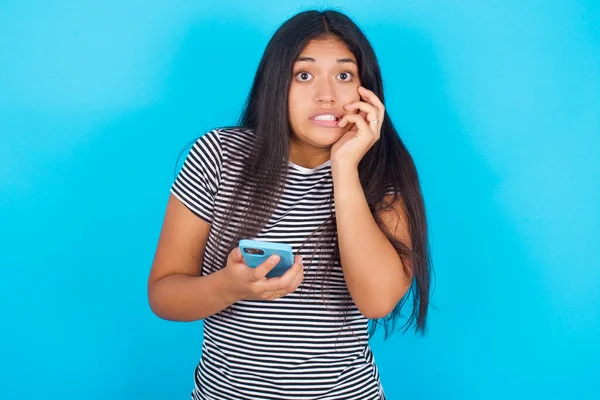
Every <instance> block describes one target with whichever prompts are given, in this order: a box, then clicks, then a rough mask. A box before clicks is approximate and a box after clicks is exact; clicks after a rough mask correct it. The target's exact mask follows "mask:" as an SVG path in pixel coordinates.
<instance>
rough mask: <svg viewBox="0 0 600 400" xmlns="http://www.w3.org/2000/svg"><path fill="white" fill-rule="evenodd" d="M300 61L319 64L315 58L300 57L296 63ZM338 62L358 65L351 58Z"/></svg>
mask: <svg viewBox="0 0 600 400" xmlns="http://www.w3.org/2000/svg"><path fill="white" fill-rule="evenodd" d="M298 61H310V62H317V60H315V59H314V58H312V57H298V58H297V59H296V62H298ZM336 61H337V62H338V63H340V64H346V63H352V64H356V61H354V60H353V59H351V58H338V59H337V60H336Z"/></svg>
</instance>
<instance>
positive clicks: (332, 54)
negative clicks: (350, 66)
mask: <svg viewBox="0 0 600 400" xmlns="http://www.w3.org/2000/svg"><path fill="white" fill-rule="evenodd" d="M302 57H311V58H314V59H315V61H316V62H319V60H331V59H338V58H349V59H351V60H353V61H354V62H356V58H355V57H354V55H353V54H352V52H351V51H350V50H348V47H347V46H346V44H345V43H343V42H341V41H339V40H337V39H320V40H311V41H310V42H309V43H308V44H307V45H306V47H304V49H303V50H302V52H301V53H300V56H299V57H298V58H302Z"/></svg>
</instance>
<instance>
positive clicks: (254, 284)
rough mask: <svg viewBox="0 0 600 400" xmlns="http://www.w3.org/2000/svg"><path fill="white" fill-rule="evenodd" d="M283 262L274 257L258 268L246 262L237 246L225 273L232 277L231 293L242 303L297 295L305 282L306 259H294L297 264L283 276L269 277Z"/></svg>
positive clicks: (234, 298) (229, 258) (232, 252)
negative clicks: (279, 263)
mask: <svg viewBox="0 0 600 400" xmlns="http://www.w3.org/2000/svg"><path fill="white" fill-rule="evenodd" d="M278 262H279V256H277V255H273V256H271V257H269V258H268V259H267V260H265V262H263V263H262V264H260V265H259V266H258V267H256V268H251V267H249V266H248V265H246V263H245V262H244V258H243V256H242V251H241V250H240V248H239V247H236V248H235V249H233V250H232V251H231V253H229V256H228V257H227V265H226V266H225V268H224V269H223V271H224V272H225V273H226V274H227V276H228V282H229V283H230V285H229V288H230V289H229V290H230V294H231V296H232V298H233V300H234V302H237V301H239V300H275V299H276V298H279V297H283V296H285V295H287V294H289V293H292V292H294V291H295V290H296V289H297V288H298V286H300V283H302V280H303V279H304V266H303V264H302V256H299V255H296V256H294V265H292V267H291V268H290V269H289V270H287V271H286V272H285V274H283V275H282V276H280V277H275V278H267V277H266V275H267V274H268V273H269V271H271V270H272V269H273V268H274V267H275V266H276V265H277V263H278Z"/></svg>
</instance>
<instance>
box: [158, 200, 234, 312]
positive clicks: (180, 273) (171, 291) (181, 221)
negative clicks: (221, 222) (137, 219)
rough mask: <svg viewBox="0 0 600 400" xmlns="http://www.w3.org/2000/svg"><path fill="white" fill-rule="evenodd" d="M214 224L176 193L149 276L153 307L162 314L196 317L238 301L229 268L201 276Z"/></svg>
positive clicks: (168, 207) (166, 214)
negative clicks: (227, 274)
mask: <svg viewBox="0 0 600 400" xmlns="http://www.w3.org/2000/svg"><path fill="white" fill-rule="evenodd" d="M209 232H210V224H208V223H207V222H205V221H204V220H202V219H201V218H198V217H197V216H195V215H194V214H193V213H192V212H191V211H190V210H188V209H187V208H186V207H185V206H184V205H183V204H182V203H181V202H180V201H179V200H177V199H176V198H175V197H174V196H173V195H172V194H171V195H170V197H169V201H168V204H167V210H166V213H165V218H164V222H163V227H162V230H161V233H160V238H159V242H158V245H157V249H156V254H155V256H154V261H153V263H152V269H151V271H150V276H149V279H148V301H149V303H150V308H151V309H152V311H153V312H154V313H155V314H156V315H157V316H159V317H161V318H164V319H167V320H173V321H195V320H200V319H203V318H206V317H208V316H210V315H213V314H215V313H217V312H219V311H221V310H223V309H225V308H227V307H228V306H229V305H231V304H233V302H234V301H235V300H234V298H233V295H232V294H231V293H229V289H228V287H229V285H228V284H227V281H226V279H225V273H226V272H225V271H224V270H220V271H218V272H215V273H213V274H210V275H207V276H199V275H200V271H201V265H202V258H203V256H204V249H205V246H206V240H207V239H208V233H209Z"/></svg>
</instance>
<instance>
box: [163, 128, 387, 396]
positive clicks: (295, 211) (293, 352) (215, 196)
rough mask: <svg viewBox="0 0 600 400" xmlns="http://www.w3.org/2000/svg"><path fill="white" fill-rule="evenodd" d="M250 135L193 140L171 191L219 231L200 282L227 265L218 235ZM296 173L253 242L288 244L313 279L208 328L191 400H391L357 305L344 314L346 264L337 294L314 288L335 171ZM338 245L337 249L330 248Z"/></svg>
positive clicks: (337, 277) (222, 316)
mask: <svg viewBox="0 0 600 400" xmlns="http://www.w3.org/2000/svg"><path fill="white" fill-rule="evenodd" d="M252 135H253V132H252V131H250V130H246V129H241V128H237V129H219V130H213V131H210V132H208V133H206V134H205V135H203V136H202V137H200V138H199V139H198V140H197V141H196V142H195V144H194V146H193V147H192V149H191V150H190V153H189V154H188V156H187V158H186V160H185V163H184V165H183V167H182V169H181V171H180V172H179V174H178V176H177V178H176V180H175V182H174V183H173V186H172V188H171V192H172V193H173V195H174V196H176V197H177V198H178V199H179V200H180V201H181V202H182V203H183V204H185V205H186V206H187V207H188V208H189V209H190V210H191V211H192V212H193V213H194V214H196V215H197V216H198V217H200V218H202V219H203V220H205V221H207V222H208V223H210V224H211V233H210V235H209V238H208V242H207V245H206V250H205V254H204V259H203V264H202V275H208V274H211V273H213V272H215V271H217V270H218V269H219V268H220V266H221V260H224V259H225V258H226V257H227V254H226V253H227V249H226V248H225V245H224V244H223V243H219V242H218V239H217V236H218V235H217V233H218V232H221V231H222V230H223V226H222V225H223V221H224V218H225V212H226V210H227V207H228V206H229V205H230V204H231V200H232V195H233V184H234V182H236V178H237V177H238V176H239V175H240V174H241V171H242V168H243V164H241V163H240V161H239V160H240V157H239V155H240V154H247V153H246V152H248V151H250V149H251V143H252V138H253V136H252ZM288 168H289V171H288V175H287V179H286V182H285V186H284V189H283V193H282V196H281V199H280V201H279V203H278V204H277V206H276V209H275V211H274V213H273V214H272V216H271V218H270V220H269V221H268V223H267V224H266V225H265V227H264V228H263V229H262V231H261V232H260V233H259V234H258V235H257V236H256V237H255V238H250V239H262V240H269V241H277V242H281V243H287V244H290V245H291V246H292V248H293V249H294V253H299V254H301V255H302V256H303V257H304V260H305V265H304V268H305V271H304V272H305V281H304V282H303V283H302V284H301V285H300V287H299V288H298V290H297V291H296V292H294V293H291V294H289V295H287V296H285V297H283V298H280V299H277V300H274V301H240V302H237V303H235V304H233V305H232V306H231V311H232V312H229V310H225V311H222V312H220V313H217V314H215V315H212V316H210V317H208V318H206V319H205V320H204V343H203V346H202V357H201V360H200V363H199V364H198V367H197V368H196V372H195V387H194V390H193V392H192V399H203V400H221V399H230V400H246V399H247V400H258V399H265V400H267V399H268V400H294V399H298V400H300V399H306V400H308V399H311V400H312V399H322V400H325V399H328V400H367V399H384V395H383V390H382V388H381V384H380V381H379V373H378V371H377V367H376V364H375V361H374V359H373V354H372V352H371V349H370V347H369V344H368V320H367V319H366V318H365V317H364V316H363V315H362V314H361V313H360V312H359V311H358V309H357V308H356V307H355V306H352V308H351V309H350V311H349V313H348V314H347V316H346V317H345V318H344V317H343V316H342V315H341V312H340V311H341V309H342V307H343V304H344V302H345V299H346V298H347V296H348V289H347V287H346V283H345V280H344V276H343V273H342V269H341V267H340V265H339V264H337V263H336V265H334V266H333V271H332V273H331V275H330V282H329V285H330V286H329V287H330V288H331V289H333V290H329V289H328V290H327V291H326V294H323V293H322V289H321V286H320V284H315V280H316V279H317V277H320V274H318V271H319V270H320V269H321V268H324V265H323V260H324V258H322V257H321V258H319V254H322V253H314V247H315V244H314V242H313V241H308V242H307V240H306V239H307V238H308V236H309V235H310V234H311V233H313V232H314V231H315V230H316V229H318V228H319V227H320V226H321V225H322V224H323V223H324V222H325V221H326V220H327V219H328V218H329V217H330V215H331V212H332V210H333V204H332V200H331V199H332V197H331V196H332V191H333V181H332V176H331V166H330V164H329V162H326V163H325V164H323V165H321V166H318V167H316V168H314V169H307V168H303V167H300V166H298V165H295V164H293V163H291V162H290V163H289V167H288ZM303 244H304V246H303V247H302V248H301V246H302V245H303ZM320 246H322V244H320ZM333 246H334V244H333V243H329V244H328V246H326V247H327V248H326V249H324V250H325V251H327V250H332V249H333V248H334V247H333ZM320 251H321V252H322V251H323V249H322V248H321V250H320ZM311 278H312V279H311ZM311 282H312V283H311Z"/></svg>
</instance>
